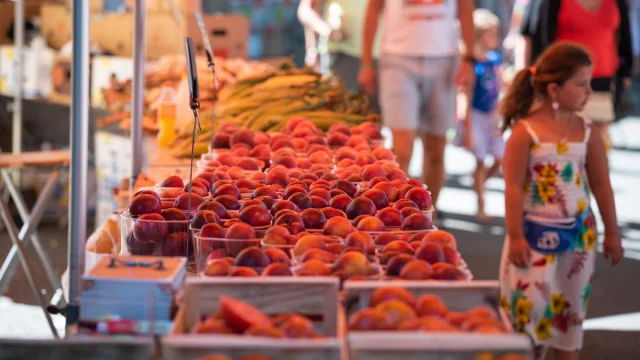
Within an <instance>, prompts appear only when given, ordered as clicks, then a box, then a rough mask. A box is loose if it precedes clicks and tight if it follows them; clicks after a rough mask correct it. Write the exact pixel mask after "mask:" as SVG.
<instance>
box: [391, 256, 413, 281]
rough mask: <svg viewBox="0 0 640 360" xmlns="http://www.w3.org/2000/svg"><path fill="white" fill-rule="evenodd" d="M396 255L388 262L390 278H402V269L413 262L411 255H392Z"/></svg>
mask: <svg viewBox="0 0 640 360" xmlns="http://www.w3.org/2000/svg"><path fill="white" fill-rule="evenodd" d="M392 254H395V255H394V256H393V257H391V258H390V259H389V261H388V262H387V275H388V276H400V273H401V272H402V269H403V268H404V267H405V265H407V264H408V263H409V262H411V261H413V260H414V259H413V256H411V255H409V254H401V253H392Z"/></svg>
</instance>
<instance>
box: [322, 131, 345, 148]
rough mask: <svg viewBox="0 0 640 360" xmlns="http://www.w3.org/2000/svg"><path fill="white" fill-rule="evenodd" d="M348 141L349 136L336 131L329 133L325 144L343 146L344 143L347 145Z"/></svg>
mask: <svg viewBox="0 0 640 360" xmlns="http://www.w3.org/2000/svg"><path fill="white" fill-rule="evenodd" d="M348 141H349V137H348V136H347V135H345V134H343V133H340V132H336V133H333V134H331V135H329V139H328V140H327V144H328V145H329V146H344V145H347V142H348Z"/></svg>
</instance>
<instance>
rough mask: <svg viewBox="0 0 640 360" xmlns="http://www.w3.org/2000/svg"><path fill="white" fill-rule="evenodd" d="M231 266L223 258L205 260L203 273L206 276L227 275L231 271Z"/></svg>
mask: <svg viewBox="0 0 640 360" xmlns="http://www.w3.org/2000/svg"><path fill="white" fill-rule="evenodd" d="M232 269H233V266H232V265H231V264H229V263H228V262H227V261H226V260H223V259H214V260H211V261H207V264H206V268H205V271H204V274H205V275H206V276H227V275H229V274H230V273H231V271H232Z"/></svg>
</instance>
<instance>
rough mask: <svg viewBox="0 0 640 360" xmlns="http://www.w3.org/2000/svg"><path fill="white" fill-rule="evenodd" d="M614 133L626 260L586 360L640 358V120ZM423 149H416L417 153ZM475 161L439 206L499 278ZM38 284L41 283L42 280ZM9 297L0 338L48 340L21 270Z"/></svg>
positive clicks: (465, 244) (60, 261)
mask: <svg viewBox="0 0 640 360" xmlns="http://www.w3.org/2000/svg"><path fill="white" fill-rule="evenodd" d="M611 134H612V137H613V138H614V144H615V146H616V149H614V150H612V151H611V153H610V159H611V179H612V183H613V187H614V193H615V197H616V207H617V210H618V218H619V222H620V226H621V233H622V237H623V244H624V247H625V249H626V257H625V259H624V261H623V262H622V263H621V264H620V265H618V266H617V267H615V268H612V267H610V266H609V265H608V264H606V263H605V262H604V259H603V258H602V257H600V258H599V259H598V263H597V271H596V275H595V278H594V287H593V290H592V299H591V300H590V308H589V314H588V315H589V319H588V320H587V321H586V323H585V325H584V326H585V329H587V331H586V334H585V342H584V351H583V352H582V355H581V359H594V360H602V359H616V360H617V359H640V341H638V339H640V285H639V284H640V282H638V280H637V279H638V277H637V276H639V275H640V215H638V213H637V211H636V210H635V208H634V206H635V205H636V203H638V202H639V201H640V190H638V186H639V185H640V136H639V135H640V119H628V120H625V121H622V122H621V123H619V124H615V125H613V126H612V129H611ZM420 146H421V144H420V143H419V142H418V143H416V149H417V150H418V149H420ZM621 148H624V149H626V150H623V149H621ZM474 162H475V160H474V159H473V157H472V156H470V155H469V154H467V153H465V152H464V151H463V150H460V149H458V148H455V147H452V146H450V147H449V148H448V149H447V155H446V168H447V174H448V179H447V186H446V188H445V189H444V190H443V191H442V195H441V199H440V202H439V204H438V207H439V209H441V211H442V213H443V218H444V221H443V227H444V228H445V229H447V230H449V231H451V232H452V233H454V235H455V236H456V238H457V239H458V244H459V248H460V252H461V253H462V255H463V256H464V258H465V259H466V261H467V263H468V265H469V267H470V268H471V269H472V271H473V273H474V276H475V278H476V279H496V278H497V276H498V264H499V258H500V253H501V249H502V242H503V240H504V227H503V222H504V218H503V217H504V194H503V189H504V184H503V182H502V180H501V179H500V178H495V179H491V180H490V181H489V182H488V184H487V188H488V193H487V196H486V202H487V212H488V214H489V215H491V216H493V217H494V221H493V222H492V223H491V224H488V225H479V224H477V223H476V222H475V221H474V218H473V214H475V211H476V201H475V195H474V193H473V192H472V190H471V181H472V180H471V176H470V174H471V171H472V169H473V167H474ZM421 163H422V153H421V151H416V153H415V155H414V159H413V160H412V163H411V169H410V173H411V174H414V175H418V174H419V173H420V172H421ZM40 237H41V239H43V241H44V243H45V244H46V245H47V248H48V250H49V254H50V257H51V258H52V260H53V263H54V268H55V269H56V272H57V273H58V274H61V273H62V272H63V271H64V267H65V265H66V256H67V249H66V241H65V240H66V238H67V234H66V230H65V229H57V228H55V227H54V226H49V227H44V228H41V231H40ZM10 244H11V242H10V241H9V239H8V237H7V234H6V232H0V260H1V259H4V256H5V255H6V253H7V252H8V250H9V247H10ZM40 280H41V282H42V281H44V280H45V278H44V276H42V278H41V279H40ZM5 295H6V296H8V297H9V298H11V300H10V299H9V298H1V297H0V337H30V338H42V337H50V335H49V332H48V328H47V325H46V322H45V319H44V316H43V315H42V313H41V310H40V309H39V308H38V307H35V306H25V305H23V304H29V305H33V304H35V301H34V298H33V296H32V294H31V293H30V291H29V289H28V286H26V283H25V279H24V274H23V273H22V272H21V271H19V272H18V273H17V275H16V278H15V279H14V281H13V282H12V284H11V285H10V288H9V291H8V292H7V294H5ZM14 301H15V302H14ZM20 303H22V304H20ZM63 321H64V319H63V318H61V317H59V318H57V319H56V321H55V323H56V326H57V327H59V328H61V327H62V326H63Z"/></svg>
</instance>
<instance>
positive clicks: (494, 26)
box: [454, 9, 504, 223]
mask: <svg viewBox="0 0 640 360" xmlns="http://www.w3.org/2000/svg"><path fill="white" fill-rule="evenodd" d="M473 25H474V26H475V29H476V31H475V49H474V52H473V55H474V57H475V58H476V65H475V81H473V84H471V85H470V86H468V87H467V89H466V91H465V94H466V96H467V100H466V101H464V103H465V105H466V111H465V118H464V119H463V120H462V121H460V122H459V123H458V128H457V131H456V138H455V140H454V143H455V144H456V145H458V146H463V147H464V148H466V149H467V150H469V151H470V152H471V153H473V155H474V156H475V158H476V169H475V171H474V172H473V180H474V182H473V190H474V191H475V192H476V195H477V199H478V212H477V214H476V218H477V220H478V221H480V222H483V223H486V222H489V221H490V220H491V218H490V217H489V216H487V214H486V213H485V206H484V184H485V182H486V181H487V179H489V178H490V177H492V176H493V175H495V174H497V173H498V171H500V166H501V163H502V156H503V154H504V140H503V138H502V134H500V132H499V130H498V123H499V121H498V114H497V113H496V108H497V105H498V96H499V94H500V88H501V83H502V81H501V76H502V75H501V74H502V73H501V70H500V66H501V64H502V60H501V58H502V57H501V55H500V53H499V52H498V48H499V46H500V19H499V18H498V17H497V16H496V15H495V14H494V13H492V12H491V11H489V10H487V9H477V10H476V11H474V12H473ZM487 155H491V156H492V157H493V164H492V165H491V167H489V168H487V167H485V160H486V157H487Z"/></svg>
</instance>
